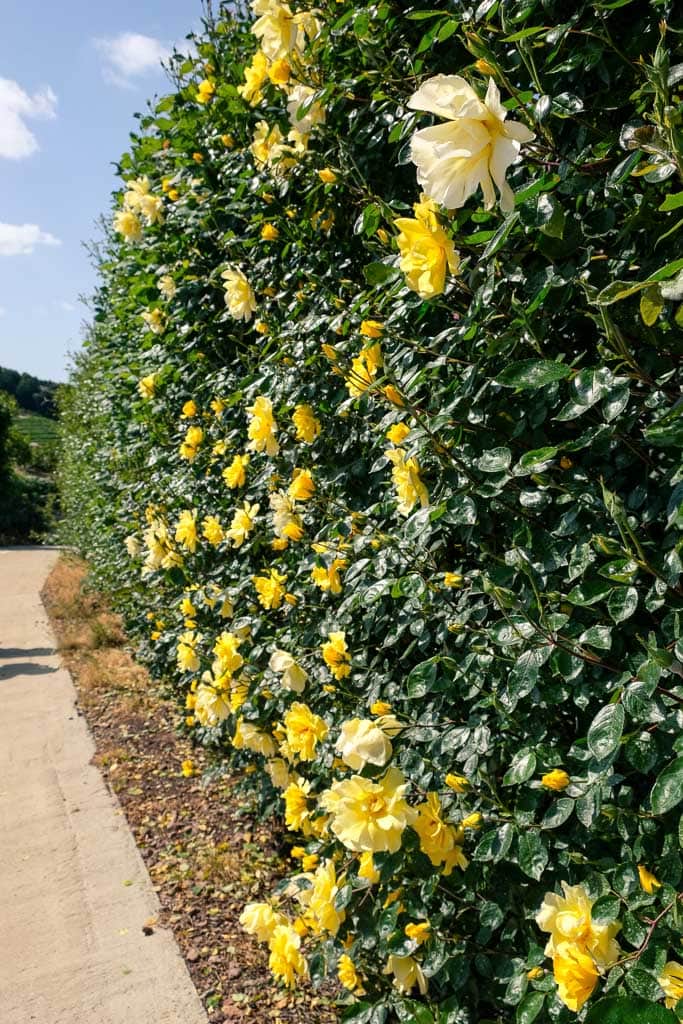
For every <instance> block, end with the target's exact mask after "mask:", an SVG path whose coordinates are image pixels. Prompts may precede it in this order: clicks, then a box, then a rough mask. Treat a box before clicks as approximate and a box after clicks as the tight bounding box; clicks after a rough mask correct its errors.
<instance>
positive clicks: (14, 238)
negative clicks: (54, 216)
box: [0, 221, 62, 256]
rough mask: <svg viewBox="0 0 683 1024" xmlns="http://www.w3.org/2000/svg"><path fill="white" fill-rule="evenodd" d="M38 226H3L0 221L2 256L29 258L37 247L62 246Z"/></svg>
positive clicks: (0, 249) (0, 251)
mask: <svg viewBox="0 0 683 1024" xmlns="http://www.w3.org/2000/svg"><path fill="white" fill-rule="evenodd" d="M61 244H62V243H61V242H60V240H59V239H58V238H55V236H54V235H51V234H50V233H49V231H42V230H41V228H39V227H38V225H37V224H3V223H2V221H0V256H28V255H30V254H31V253H32V252H33V250H34V249H35V247H36V246H37V245H61Z"/></svg>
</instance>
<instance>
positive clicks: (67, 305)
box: [57, 299, 76, 313]
mask: <svg viewBox="0 0 683 1024" xmlns="http://www.w3.org/2000/svg"><path fill="white" fill-rule="evenodd" d="M57 305H58V306H59V308H60V309H62V310H64V312H65V313H73V312H74V310H75V309H76V307H75V306H74V304H73V302H67V301H66V299H61V300H60V301H59V302H58V303H57Z"/></svg>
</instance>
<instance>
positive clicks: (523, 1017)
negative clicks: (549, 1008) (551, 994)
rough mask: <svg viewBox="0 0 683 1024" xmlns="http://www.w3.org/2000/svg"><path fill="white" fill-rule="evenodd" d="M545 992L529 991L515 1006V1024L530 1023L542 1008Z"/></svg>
mask: <svg viewBox="0 0 683 1024" xmlns="http://www.w3.org/2000/svg"><path fill="white" fill-rule="evenodd" d="M544 1000H545V992H529V993H528V994H527V995H525V996H524V999H522V1001H521V1003H520V1004H519V1006H518V1007H517V1012H516V1014H515V1021H516V1024H532V1021H534V1020H536V1018H537V1017H538V1015H539V1013H540V1012H541V1010H542V1009H543V1002H544Z"/></svg>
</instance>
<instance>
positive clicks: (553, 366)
mask: <svg viewBox="0 0 683 1024" xmlns="http://www.w3.org/2000/svg"><path fill="white" fill-rule="evenodd" d="M573 373H574V371H573V370H572V368H571V366H566V365H565V364H564V363H558V362H554V361H551V360H549V359H522V360H521V361H520V362H518V363H512V365H511V366H508V367H507V368H506V369H505V370H503V372H502V373H501V374H499V375H498V377H497V378H496V383H497V384H500V385H502V387H504V388H543V387H545V386H546V385H547V384H552V383H553V382H554V381H556V380H566V379H567V377H571V375H572V374H573Z"/></svg>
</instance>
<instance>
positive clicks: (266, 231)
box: [261, 224, 280, 242]
mask: <svg viewBox="0 0 683 1024" xmlns="http://www.w3.org/2000/svg"><path fill="white" fill-rule="evenodd" d="M279 237H280V232H279V231H278V229H277V228H276V227H275V225H274V224H264V225H263V227H262V228H261V238H262V239H263V240H264V241H266V242H274V241H275V240H276V239H277V238H279Z"/></svg>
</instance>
